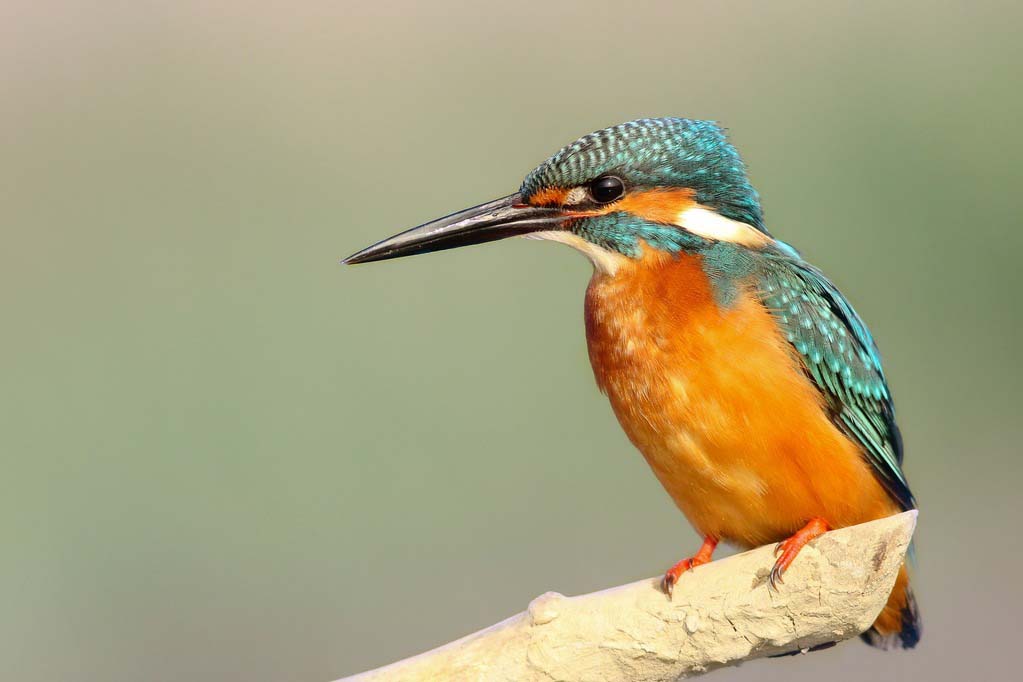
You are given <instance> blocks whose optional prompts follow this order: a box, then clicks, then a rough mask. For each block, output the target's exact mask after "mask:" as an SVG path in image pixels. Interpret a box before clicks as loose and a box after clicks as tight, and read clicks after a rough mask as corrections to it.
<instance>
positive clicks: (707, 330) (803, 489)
mask: <svg viewBox="0 0 1023 682" xmlns="http://www.w3.org/2000/svg"><path fill="white" fill-rule="evenodd" d="M586 332H587V342H588V345H589V353H590V361H591V363H592V364H593V370H594V374H595V375H596V378H597V383H598V384H599V386H600V388H601V390H603V391H604V392H605V393H606V394H607V396H608V398H609V399H610V401H611V405H612V408H613V409H614V412H615V414H616V415H617V417H618V420H619V422H620V423H621V425H622V427H623V428H624V429H625V432H626V433H627V435H628V436H629V439H630V440H631V441H632V442H633V443H634V444H635V446H636V447H637V448H638V449H639V450H640V452H642V453H643V456H644V457H645V458H646V460H647V462H648V463H649V464H650V467H651V468H652V469H653V471H654V473H655V474H656V475H657V478H658V479H659V480H660V482H661V484H662V485H663V486H664V488H665V489H666V490H667V492H668V494H669V495H670V496H671V497H672V499H673V500H674V501H675V503H676V505H677V506H678V507H679V509H681V510H682V512H683V513H684V514H685V515H686V517H687V518H688V519H689V521H690V522H691V523H692V524H693V525H694V526H695V527H696V529H697V530H698V531H699V532H700V533H702V534H705V535H712V536H714V537H717V538H720V539H724V540H727V541H731V542H734V543H736V544H739V545H743V546H754V545H760V544H764V543H768V542H772V541H776V540H780V539H782V538H784V537H787V536H789V535H791V534H792V533H793V532H794V531H795V530H797V529H798V528H800V527H801V526H803V524H804V523H806V521H807V520H809V519H811V518H813V517H823V518H824V519H826V520H827V521H828V522H829V523H830V524H831V525H832V526H834V527H842V526H847V525H852V524H855V523H860V522H863V521H867V520H871V519H875V518H880V517H882V516H887V515H889V514H892V513H895V512H897V511H898V507H897V505H896V504H895V503H894V502H893V501H892V500H891V499H890V498H889V496H888V495H887V493H886V492H885V491H884V489H883V488H882V487H881V485H880V484H879V483H878V481H877V479H876V478H875V477H874V475H873V473H872V470H871V468H870V465H869V464H868V463H867V462H866V460H865V459H864V457H863V456H862V454H861V452H860V450H859V447H858V446H857V445H856V444H855V443H853V442H852V441H850V440H849V439H848V438H847V437H846V436H845V435H844V434H842V432H841V431H839V430H838V429H837V428H836V427H835V426H834V425H833V424H832V422H831V420H830V419H829V418H828V416H827V413H826V412H825V410H824V408H823V405H822V402H821V397H820V394H819V392H818V391H817V389H816V387H814V386H813V384H812V383H811V381H810V380H809V379H808V378H807V377H806V376H805V375H804V374H803V372H802V370H801V367H800V365H799V359H798V358H797V357H796V355H795V353H794V351H793V350H792V349H791V348H790V346H789V345H788V344H787V343H786V342H785V340H784V338H782V336H781V334H780V332H779V330H778V328H777V326H776V325H775V323H774V320H773V319H772V318H771V316H770V313H769V312H768V311H767V310H766V309H765V308H764V307H763V306H762V305H761V303H760V302H759V301H758V300H757V299H756V298H755V297H754V296H753V295H752V294H750V293H740V294H739V296H738V297H737V298H736V300H734V301H733V302H731V303H730V304H729V305H727V306H725V307H719V306H718V304H717V303H716V302H715V300H714V298H713V295H712V291H711V289H710V283H709V282H708V281H707V279H706V275H705V274H704V272H703V269H702V267H701V265H700V262H699V260H698V259H697V257H694V256H683V257H681V258H677V259H674V258H665V257H663V256H656V255H654V256H651V255H649V254H648V255H647V256H645V257H644V259H642V260H640V261H638V263H637V264H636V265H634V266H630V267H628V268H622V269H619V271H618V272H617V273H616V274H615V275H614V276H608V275H602V274H599V273H598V274H595V275H594V278H593V280H592V281H591V282H590V286H589V289H588V290H587V296H586Z"/></svg>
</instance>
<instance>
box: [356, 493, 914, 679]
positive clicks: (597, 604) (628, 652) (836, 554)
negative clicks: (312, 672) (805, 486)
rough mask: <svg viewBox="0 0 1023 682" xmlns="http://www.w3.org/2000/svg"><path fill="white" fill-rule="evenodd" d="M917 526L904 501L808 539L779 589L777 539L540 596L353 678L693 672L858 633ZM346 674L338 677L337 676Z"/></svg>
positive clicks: (876, 608)
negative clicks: (691, 563)
mask: <svg viewBox="0 0 1023 682" xmlns="http://www.w3.org/2000/svg"><path fill="white" fill-rule="evenodd" d="M915 525H916V512H915V511H909V512H905V513H903V514H898V515H896V516H891V517H888V518H885V519H881V520H879V521H873V522H871V523H865V524H862V525H859V526H853V527H850V528H842V529H840V530H836V531H832V532H830V533H827V534H826V535H823V536H822V537H820V538H818V539H817V540H815V541H814V542H812V543H810V544H809V545H808V546H807V547H805V548H803V550H802V551H801V552H800V554H799V558H798V559H797V560H796V562H795V563H794V564H793V565H792V567H791V568H790V569H789V570H788V572H786V573H785V582H784V584H782V585H780V586H779V590H778V591H777V592H775V591H773V590H771V589H770V588H769V587H768V585H767V577H768V573H769V572H770V570H771V566H772V565H773V564H774V551H773V549H774V548H773V547H760V548H758V549H754V550H752V551H749V552H746V553H744V554H739V555H736V556H732V557H729V558H727V559H721V560H719V561H714V562H712V563H710V564H707V565H705V566H700V567H698V568H696V569H694V570H693V571H691V572H690V573H687V574H686V575H684V576H683V577H682V579H681V580H680V581H679V583H678V585H677V586H676V587H675V596H674V600H673V601H668V598H667V597H666V596H665V594H664V593H663V592H661V590H660V589H659V587H658V584H659V580H660V579H659V578H656V579H650V580H641V581H639V582H635V583H631V584H628V585H623V586H621V587H613V588H611V589H608V590H604V591H601V592H594V593H592V594H586V595H582V596H579V597H565V596H562V595H560V594H558V593H557V592H548V593H546V594H543V595H540V596H539V597H537V598H536V599H534V600H533V601H532V603H530V605H529V608H528V609H527V610H526V611H525V612H523V613H520V614H518V615H515V616H512V617H511V618H509V619H507V620H505V621H502V622H500V623H498V624H497V625H494V626H492V627H489V628H487V629H485V630H480V631H479V632H477V633H474V634H471V635H469V636H467V637H463V638H462V639H459V640H457V641H454V642H451V643H450V644H447V645H445V646H442V647H439V648H437V649H434V650H432V651H428V652H426V653H423V654H420V655H418V656H414V657H412V658H408V659H405V660H403V661H399V662H397V663H393V664H391V665H388V666H386V667H383V668H378V669H376V670H371V671H368V672H365V673H362V674H360V675H355V676H352V677H348V678H345V680H347V681H348V682H370V681H373V682H394V681H397V680H410V681H411V680H488V681H507V682H512V681H514V682H528V681H531V680H536V681H541V680H542V681H545V682H549V681H550V680H580V681H585V680H602V681H606V682H617V681H619V680H621V681H625V680H630V681H632V682H646V681H653V680H674V679H676V678H678V677H680V676H686V677H689V676H693V675H697V674H700V673H704V672H708V671H710V670H713V669H715V668H720V667H722V666H727V665H734V664H736V663H739V662H741V661H748V660H751V659H754V658H760V657H762V656H769V655H771V654H779V653H785V652H791V651H799V650H806V649H808V648H810V647H813V646H816V645H818V644H824V643H827V642H834V641H838V640H843V639H847V638H849V637H854V636H855V635H858V634H859V633H861V632H863V631H864V630H866V629H867V628H868V627H870V625H871V623H873V621H874V618H875V617H876V616H877V614H878V613H879V612H880V611H881V607H882V606H884V604H885V601H886V600H887V598H888V594H889V592H891V589H892V585H893V584H894V582H895V577H896V575H897V573H898V571H899V567H900V566H901V565H902V562H903V559H904V557H905V554H906V550H907V548H908V546H909V541H910V538H911V537H912V535H913V529H914V527H915ZM338 682H343V681H338Z"/></svg>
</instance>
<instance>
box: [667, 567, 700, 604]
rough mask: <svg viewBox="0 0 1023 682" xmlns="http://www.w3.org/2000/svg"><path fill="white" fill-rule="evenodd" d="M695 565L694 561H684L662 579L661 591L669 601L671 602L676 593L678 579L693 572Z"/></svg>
mask: <svg viewBox="0 0 1023 682" xmlns="http://www.w3.org/2000/svg"><path fill="white" fill-rule="evenodd" d="M693 565H694V564H693V560H692V559H683V560H682V561H680V562H678V563H677V564H675V565H674V566H672V567H671V568H669V569H668V570H667V571H666V572H665V573H664V577H663V578H662V579H661V589H662V590H664V592H665V594H667V595H668V601H671V597H672V595H673V594H674V592H675V584H676V583H678V579H679V578H681V577H682V574H683V573H685V572H686V571H690V570H692V569H693Z"/></svg>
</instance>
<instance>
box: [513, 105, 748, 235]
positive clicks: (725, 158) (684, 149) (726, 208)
mask: <svg viewBox="0 0 1023 682" xmlns="http://www.w3.org/2000/svg"><path fill="white" fill-rule="evenodd" d="M604 174H614V175H618V176H619V177H621V178H622V179H623V180H625V181H626V182H627V183H628V184H630V185H633V186H647V187H688V188H690V189H693V190H695V191H696V200H697V202H699V203H701V204H703V205H704V206H709V207H711V208H713V209H715V210H716V211H717V212H718V213H720V214H721V215H723V216H725V217H728V218H732V219H733V220H738V221H741V222H744V223H746V224H747V225H752V226H753V227H755V228H757V229H758V230H761V231H763V232H766V229H765V227H764V215H763V211H762V210H761V208H760V198H759V196H758V195H757V192H756V190H755V189H753V186H752V185H751V184H750V182H749V180H748V179H747V177H746V166H745V165H744V164H743V162H742V158H741V157H740V156H739V152H737V151H736V149H735V147H733V146H732V145H731V143H729V142H728V139H727V138H726V137H725V133H724V131H723V130H722V129H721V127H720V126H718V125H717V123H715V122H714V121H696V120H692V119H688V118H644V119H640V120H638V121H629V122H628V123H622V124H620V125H616V126H612V127H610V128H605V129H603V130H598V131H596V132H594V133H590V134H589V135H585V136H583V137H581V138H579V139H578V140H576V141H575V142H573V143H572V144H569V145H567V146H565V147H564V148H562V149H561V150H560V151H558V152H557V153H555V154H554V155H553V156H552V157H550V158H549V159H547V161H545V162H544V163H542V164H541V165H540V166H539V167H537V168H536V169H535V170H533V171H532V172H531V173H529V175H527V176H526V179H525V181H523V183H522V187H521V189H520V192H521V193H522V195H523V196H527V197H528V196H531V195H532V194H534V193H535V192H537V191H539V190H541V189H544V188H547V187H575V186H577V185H582V184H584V183H586V182H588V181H590V180H592V179H593V178H596V177H599V176H600V175H604Z"/></svg>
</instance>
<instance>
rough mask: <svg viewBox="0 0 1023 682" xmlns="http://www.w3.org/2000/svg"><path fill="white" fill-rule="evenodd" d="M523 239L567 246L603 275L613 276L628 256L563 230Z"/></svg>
mask: <svg viewBox="0 0 1023 682" xmlns="http://www.w3.org/2000/svg"><path fill="white" fill-rule="evenodd" d="M525 237H526V239H546V240H547V241H552V242H560V243H562V244H568V245H569V246H571V247H572V248H573V249H575V250H576V251H579V252H580V253H582V254H583V255H584V256H586V257H587V258H589V259H590V262H591V263H593V268H594V270H596V271H598V272H600V273H602V274H605V275H613V274H615V273H616V272H617V271H618V268H619V267H621V266H622V264H623V263H627V262H628V261H629V257H628V256H624V255H622V254H620V253H618V252H617V251H609V250H607V249H604V248H601V247H599V246H597V245H596V244H594V243H592V242H588V241H586V240H585V239H583V238H582V237H579V236H578V235H575V234H572V233H571V232H567V231H565V230H550V231H548V232H533V233H530V234H527V235H525Z"/></svg>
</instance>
